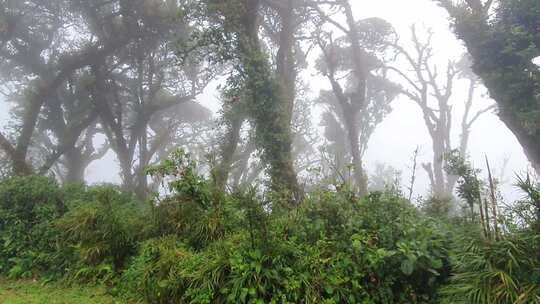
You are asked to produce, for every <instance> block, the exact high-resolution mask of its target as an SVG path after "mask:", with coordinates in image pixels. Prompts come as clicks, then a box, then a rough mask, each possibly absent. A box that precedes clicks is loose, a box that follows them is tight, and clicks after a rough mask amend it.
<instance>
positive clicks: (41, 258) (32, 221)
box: [0, 176, 65, 277]
mask: <svg viewBox="0 0 540 304" xmlns="http://www.w3.org/2000/svg"><path fill="white" fill-rule="evenodd" d="M64 211H65V205H64V203H63V199H62V193H61V191H60V189H59V187H58V185H57V184H56V183H55V182H54V181H53V180H51V179H49V178H46V177H40V176H28V177H13V178H10V179H6V180H3V181H2V182H0V273H1V274H4V275H8V276H10V277H29V276H34V275H36V274H37V273H38V272H41V271H45V270H47V271H54V269H58V268H62V262H61V261H62V259H61V258H58V257H57V256H55V253H56V252H57V251H58V250H59V246H58V240H57V237H56V236H57V234H56V230H55V228H54V225H53V224H52V222H53V221H54V220H55V219H57V218H59V217H60V216H61V215H62V214H63V213H64Z"/></svg>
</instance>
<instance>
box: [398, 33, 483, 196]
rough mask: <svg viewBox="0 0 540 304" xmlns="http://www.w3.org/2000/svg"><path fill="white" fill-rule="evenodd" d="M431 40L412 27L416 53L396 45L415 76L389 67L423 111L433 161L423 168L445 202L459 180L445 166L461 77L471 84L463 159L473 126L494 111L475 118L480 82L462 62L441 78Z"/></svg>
mask: <svg viewBox="0 0 540 304" xmlns="http://www.w3.org/2000/svg"><path fill="white" fill-rule="evenodd" d="M432 36H433V33H432V32H431V31H430V30H428V31H427V37H426V39H425V40H424V41H422V39H421V38H420V37H419V36H418V33H417V30H416V27H415V26H412V27H411V37H412V39H411V40H412V45H413V51H412V52H410V51H408V50H407V49H406V48H405V47H403V46H401V45H397V44H394V47H395V49H396V50H397V54H398V55H400V56H402V57H403V58H404V60H405V63H406V64H407V65H408V69H409V70H411V71H412V72H411V73H408V72H406V69H398V68H396V67H389V70H391V71H392V72H393V73H394V74H396V75H397V76H398V77H400V78H401V79H402V81H403V87H402V89H401V93H402V94H404V95H405V96H407V97H408V98H409V99H411V100H412V101H414V102H415V103H416V105H418V107H419V108H420V110H421V111H422V117H423V119H424V123H425V125H426V128H427V130H428V132H429V135H430V138H431V142H432V148H433V160H432V161H431V162H429V163H424V164H422V167H423V168H424V170H425V171H426V172H427V174H428V176H429V179H430V183H431V188H432V194H433V195H434V196H435V197H438V198H439V199H443V198H449V197H451V196H452V191H453V189H454V186H455V183H456V181H457V177H456V176H454V175H451V174H446V173H445V170H444V166H445V157H446V155H447V154H448V153H450V152H451V151H452V150H453V147H452V138H451V131H452V120H453V116H454V112H455V111H454V109H453V106H452V103H451V99H452V94H453V93H454V92H453V90H454V87H455V85H456V83H457V81H458V77H462V78H465V79H468V80H469V89H468V95H467V99H466V100H465V102H464V105H465V110H464V114H463V116H462V119H461V130H460V131H461V139H460V145H459V151H460V152H461V153H462V154H463V155H465V154H466V152H467V147H468V142H469V136H470V132H471V126H472V125H473V124H474V122H476V121H477V119H478V118H479V117H480V116H481V115H482V114H484V113H486V112H488V111H490V110H491V109H492V108H493V107H492V106H490V107H487V108H486V109H483V110H479V111H477V112H475V113H474V115H472V113H471V112H472V111H473V100H474V97H475V94H474V93H475V89H476V88H477V86H478V80H477V78H476V77H474V75H471V73H470V72H469V69H468V68H467V67H466V59H463V60H462V61H461V62H460V64H459V65H458V64H456V63H455V62H452V61H450V62H448V64H447V65H446V67H445V73H444V75H441V74H439V66H438V65H437V64H435V63H434V57H433V55H434V54H433V49H432V46H431V39H432ZM471 116H472V117H471Z"/></svg>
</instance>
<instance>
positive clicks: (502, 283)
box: [443, 234, 540, 304]
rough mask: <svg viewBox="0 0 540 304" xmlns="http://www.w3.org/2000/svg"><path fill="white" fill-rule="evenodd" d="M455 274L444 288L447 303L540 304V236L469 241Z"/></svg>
mask: <svg viewBox="0 0 540 304" xmlns="http://www.w3.org/2000/svg"><path fill="white" fill-rule="evenodd" d="M462 244H463V245H462V246H463V247H462V248H461V250H460V251H459V252H458V254H457V256H456V260H455V265H456V266H455V268H456V269H455V271H456V274H455V275H454V277H453V278H452V281H451V284H450V285H448V286H446V287H445V288H444V289H443V294H445V295H446V300H447V301H448V302H445V303H455V304H459V303H467V304H469V303H470V304H483V303H489V304H505V303H513V304H525V303H527V304H536V303H540V259H539V258H538V253H539V252H540V235H537V234H515V235H511V236H508V237H507V238H504V239H503V240H500V241H486V240H483V239H477V238H466V239H465V240H463V241H462Z"/></svg>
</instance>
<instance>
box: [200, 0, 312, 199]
mask: <svg viewBox="0 0 540 304" xmlns="http://www.w3.org/2000/svg"><path fill="white" fill-rule="evenodd" d="M300 4H301V1H298V0H281V1H262V0H253V1H248V0H235V1H227V2H226V3H224V2H222V1H206V2H204V3H203V5H202V6H203V7H202V8H203V9H202V14H201V19H203V20H205V21H202V22H203V23H205V24H207V25H209V26H207V27H206V30H205V31H203V32H202V33H198V34H197V35H195V38H196V39H195V40H196V42H195V44H196V45H198V46H204V47H205V48H207V49H210V52H208V53H211V54H212V58H210V59H211V60H215V61H218V62H229V63H232V65H233V67H234V70H233V73H232V74H233V75H232V76H231V77H230V78H229V87H230V88H231V89H232V90H233V91H236V92H238V94H241V97H242V99H245V103H244V104H245V106H246V107H245V113H246V118H247V119H248V120H249V121H250V122H251V124H252V126H253V129H254V133H253V134H254V140H255V144H256V147H257V148H258V149H260V151H261V159H262V160H263V162H264V163H265V164H266V165H267V166H268V173H269V176H270V179H271V187H272V189H273V190H275V191H277V192H279V193H282V194H284V195H285V197H286V199H287V200H289V201H290V202H291V203H294V202H298V201H299V199H300V197H301V195H302V194H301V192H302V191H301V189H300V187H299V184H298V180H297V177H296V172H295V170H294V165H293V156H292V135H291V119H292V111H293V108H294V101H295V93H296V78H297V71H296V64H295V61H296V59H295V48H296V43H295V38H294V37H295V34H296V33H297V31H298V29H299V26H300V23H299V22H298V19H297V18H298V17H299V10H300V9H301V8H302V7H301V6H300ZM267 9H269V10H270V11H271V12H272V13H273V14H275V20H278V22H279V23H278V24H279V26H278V35H277V37H278V41H279V42H278V43H277V45H278V50H277V53H276V56H275V61H274V62H272V61H271V60H270V58H269V54H268V53H267V52H266V49H265V47H264V46H265V45H264V41H263V39H262V38H261V36H260V31H261V23H262V18H263V17H264V15H263V12H264V11H265V10H267ZM208 53H206V54H208ZM238 97H240V95H239V96H238ZM238 125H241V124H239V123H238V122H237V123H235V127H234V128H232V130H233V131H236V130H239V129H238ZM231 138H233V139H234V138H236V135H234V134H233V136H232V137H231ZM232 144H233V145H232V146H231V147H228V148H227V149H225V150H227V151H231V150H233V149H232V147H234V141H232ZM220 174H223V173H220ZM225 176H226V175H225ZM221 179H223V177H221ZM221 183H222V182H221Z"/></svg>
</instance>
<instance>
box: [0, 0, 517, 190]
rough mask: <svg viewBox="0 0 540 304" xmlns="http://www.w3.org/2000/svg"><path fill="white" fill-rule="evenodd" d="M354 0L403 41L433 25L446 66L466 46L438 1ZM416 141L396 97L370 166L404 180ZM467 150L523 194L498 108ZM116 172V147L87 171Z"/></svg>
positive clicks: (212, 97)
mask: <svg viewBox="0 0 540 304" xmlns="http://www.w3.org/2000/svg"><path fill="white" fill-rule="evenodd" d="M351 3H352V4H353V8H354V10H355V16H356V18H357V19H361V18H367V17H380V18H383V19H386V20H387V21H388V22H390V23H391V24H392V25H393V26H394V27H395V29H396V31H397V32H398V34H399V35H400V37H401V39H400V40H401V41H403V42H405V41H406V40H408V38H409V37H410V31H409V26H410V25H411V24H413V23H416V24H418V25H419V26H422V25H423V26H425V27H429V28H432V29H433V31H434V33H435V36H434V44H433V47H434V51H435V55H436V56H437V60H438V61H439V62H441V63H442V64H443V66H444V63H445V62H447V60H448V59H457V58H459V57H460V56H461V54H462V53H463V52H464V48H463V47H462V45H461V43H460V42H459V41H458V40H457V39H456V38H455V36H454V35H453V33H452V32H451V31H450V29H449V24H448V21H447V15H446V12H445V11H444V10H443V9H441V8H438V7H437V6H436V4H435V3H434V1H430V0H407V1H405V0H371V1H368V0H351ZM303 75H304V80H305V81H306V82H307V83H308V84H309V85H310V87H311V89H312V92H311V96H316V95H317V93H318V90H319V89H321V88H326V87H328V85H327V83H326V81H325V80H324V79H323V78H321V77H317V76H314V71H313V67H310V69H309V70H308V71H306V72H305V73H303ZM466 90H467V88H466V87H465V86H461V85H458V86H457V88H456V91H455V94H454V97H453V98H452V101H453V104H454V108H455V110H456V113H455V114H454V118H455V119H456V122H455V123H454V125H455V126H456V128H459V121H458V120H459V119H460V116H461V114H460V113H459V112H460V109H461V106H460V105H461V104H463V103H464V101H465V96H466ZM486 94H487V93H486V92H485V89H484V90H483V92H479V94H477V95H478V96H477V98H476V101H475V103H476V104H475V108H477V109H481V108H485V107H486V106H487V105H489V104H490V103H492V101H490V100H489V99H488V98H487V97H486ZM217 95H218V93H217V92H216V91H215V84H214V85H211V86H210V87H209V88H208V89H207V90H206V92H205V94H204V95H202V96H201V97H200V98H199V100H200V102H201V103H202V104H204V105H205V106H207V107H209V108H210V109H212V110H213V111H215V112H217V111H218V110H219V102H218V100H217ZM7 112H8V111H7V108H6V106H4V105H1V107H0V120H1V122H2V125H4V124H5V122H6V120H7V118H8V116H9V115H8V113H7ZM315 118H317V117H315ZM314 124H315V125H319V122H318V121H316V122H314ZM453 136H454V141H453V142H454V143H457V142H458V140H459V138H458V136H459V134H453ZM416 146H419V147H420V155H419V162H420V163H422V162H427V161H430V160H431V159H432V153H431V141H430V137H429V134H428V133H427V130H426V128H425V126H424V122H423V119H422V115H421V112H420V110H419V109H418V107H417V105H416V104H414V103H413V102H412V101H410V100H408V99H407V98H406V97H404V96H401V97H399V98H397V99H396V100H395V101H394V102H393V112H392V113H391V114H390V115H389V116H388V117H387V118H386V119H385V121H384V122H383V123H382V124H381V125H379V127H378V128H377V130H376V131H375V133H374V134H373V136H372V138H371V141H370V144H369V149H368V151H367V153H366V157H365V164H366V166H367V168H368V170H369V171H372V170H373V168H374V167H375V165H376V163H385V164H388V165H391V166H393V167H395V168H396V169H399V170H401V171H402V178H403V183H404V184H405V185H406V184H407V181H408V180H409V178H410V174H411V170H410V169H409V166H410V165H411V164H412V162H411V158H412V154H413V151H414V150H415V148H416ZM469 151H470V156H471V159H472V161H473V162H474V164H475V165H476V166H477V167H479V168H481V169H484V168H485V163H484V155H485V154H487V155H488V157H489V159H490V161H491V163H492V167H494V170H495V171H499V168H500V166H501V164H502V163H503V160H504V159H505V158H507V159H508V160H509V161H508V167H507V169H506V180H507V183H506V185H505V186H504V187H503V191H504V195H505V197H506V198H507V199H516V198H518V197H519V194H518V193H517V192H516V190H515V189H514V188H513V187H512V186H511V184H512V183H513V177H514V176H515V174H514V173H519V172H523V171H524V170H526V168H527V166H528V162H527V160H526V158H525V156H524V154H523V151H522V149H521V147H520V145H519V143H518V142H517V140H516V139H515V137H514V136H513V135H512V133H511V132H510V131H509V130H508V129H507V128H506V127H505V126H504V124H502V123H501V122H500V121H499V119H498V117H497V116H496V115H495V114H493V113H487V114H485V115H483V116H482V117H481V118H480V119H479V120H478V121H477V122H476V123H475V125H474V126H473V130H472V134H471V138H470V144H469ZM484 171H485V170H484ZM117 172H118V166H117V164H116V161H115V158H114V153H112V152H109V153H108V155H107V156H106V157H105V158H104V159H102V160H100V161H98V162H95V163H93V164H92V165H91V166H90V167H89V168H88V171H87V176H88V180H89V181H90V182H91V183H95V182H120V180H119V177H118V175H117ZM427 188H428V180H427V175H426V174H425V172H424V171H423V169H422V168H421V167H420V169H419V170H418V180H417V184H416V187H415V195H416V196H417V195H424V194H426V191H427Z"/></svg>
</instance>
